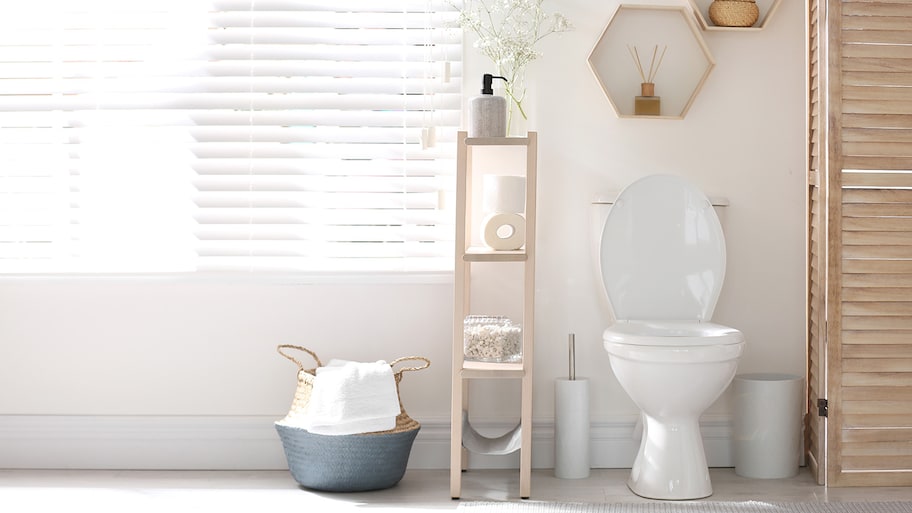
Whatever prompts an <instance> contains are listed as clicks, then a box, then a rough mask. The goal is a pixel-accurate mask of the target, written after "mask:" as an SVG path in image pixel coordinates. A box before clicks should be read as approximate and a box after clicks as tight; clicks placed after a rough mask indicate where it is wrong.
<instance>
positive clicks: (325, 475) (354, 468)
mask: <svg viewBox="0 0 912 513" xmlns="http://www.w3.org/2000/svg"><path fill="white" fill-rule="evenodd" d="M288 349H295V350H299V351H303V352H305V353H307V354H309V355H310V356H311V357H312V358H313V359H314V361H315V362H316V364H317V367H322V366H323V363H322V362H321V361H320V358H318V357H317V355H316V354H315V353H314V352H313V351H311V350H309V349H306V348H304V347H301V346H295V345H288V344H283V345H280V346H278V348H277V350H278V352H279V354H281V355H282V356H284V357H285V358H288V359H289V360H291V361H292V362H293V363H294V364H295V365H297V366H298V386H297V389H296V390H295V395H294V400H293V401H292V403H291V408H290V410H289V411H288V415H286V416H285V418H284V419H282V420H280V421H279V422H276V424H275V427H276V431H277V432H278V433H279V438H280V439H281V440H282V447H283V448H284V449H285V459H286V460H287V461H288V468H289V470H291V475H292V477H293V478H294V479H295V481H297V482H298V484H300V485H301V486H303V487H305V488H311V489H314V490H323V491H327V492H363V491H368V490H379V489H383V488H389V487H391V486H394V485H395V484H396V483H398V482H399V481H400V480H401V479H402V476H403V475H404V474H405V467H406V465H407V464H408V458H409V454H410V453H411V450H412V443H413V442H414V441H415V437H416V436H418V430H419V429H421V424H419V423H418V421H416V420H414V419H412V418H411V417H409V416H408V413H406V411H405V408H403V407H402V397H401V396H400V398H399V408H400V413H399V415H398V416H397V417H396V427H394V428H393V429H390V430H388V431H376V432H372V433H361V434H356V435H340V436H328V435H318V434H314V433H310V432H308V431H307V430H306V429H303V428H300V427H295V426H293V425H287V424H286V423H287V422H289V421H292V420H293V419H295V417H297V416H299V415H303V414H304V411H305V410H306V409H307V404H308V403H309V402H310V393H311V391H312V390H313V380H314V378H315V376H316V368H313V369H305V368H304V365H303V364H302V363H301V362H300V361H298V360H297V359H296V358H294V357H293V356H291V355H289V354H288V353H286V352H284V351H285V350H288ZM409 360H416V361H420V362H422V363H423V364H422V365H420V366H417V367H404V368H400V369H398V370H396V369H395V366H396V365H397V364H400V363H402V362H406V361H409ZM430 365H431V362H430V360H428V359H427V358H422V357H420V356H409V357H405V358H399V359H397V360H394V361H393V362H391V363H390V366H391V367H393V370H394V372H393V377H394V378H395V380H396V392H397V393H398V392H399V384H400V382H401V381H402V375H403V373H405V372H409V371H417V370H421V369H426V368H427V367H428V366H430Z"/></svg>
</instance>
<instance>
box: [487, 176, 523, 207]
mask: <svg viewBox="0 0 912 513" xmlns="http://www.w3.org/2000/svg"><path fill="white" fill-rule="evenodd" d="M483 187H484V196H483V198H482V208H483V209H484V211H485V212H486V213H493V212H509V213H513V214H522V213H523V212H525V210H526V178H525V177H523V176H508V175H484V178H483Z"/></svg>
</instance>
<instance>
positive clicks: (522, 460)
mask: <svg viewBox="0 0 912 513" xmlns="http://www.w3.org/2000/svg"><path fill="white" fill-rule="evenodd" d="M520 415H521V418H520V424H521V426H522V435H521V436H522V449H520V453H519V497H520V498H522V499H528V498H529V497H530V496H531V495H532V493H531V492H532V373H531V372H527V373H526V374H525V376H523V378H522V412H521V414H520Z"/></svg>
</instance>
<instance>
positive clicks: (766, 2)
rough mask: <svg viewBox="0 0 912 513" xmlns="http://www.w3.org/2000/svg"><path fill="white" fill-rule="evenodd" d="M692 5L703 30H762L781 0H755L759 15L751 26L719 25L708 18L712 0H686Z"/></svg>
mask: <svg viewBox="0 0 912 513" xmlns="http://www.w3.org/2000/svg"><path fill="white" fill-rule="evenodd" d="M688 2H690V5H691V7H693V11H694V15H695V16H696V17H697V22H698V23H699V24H700V27H701V28H702V29H703V30H731V31H738V30H763V28H764V27H766V25H767V24H768V23H769V21H770V18H772V17H773V14H775V13H776V9H778V8H779V5H780V4H781V3H782V0H756V2H757V7H758V8H759V9H760V17H759V19H757V22H756V23H754V25H753V26H751V27H720V26H718V25H716V24H714V23H713V22H712V20H710V19H709V6H710V4H712V3H713V0H688Z"/></svg>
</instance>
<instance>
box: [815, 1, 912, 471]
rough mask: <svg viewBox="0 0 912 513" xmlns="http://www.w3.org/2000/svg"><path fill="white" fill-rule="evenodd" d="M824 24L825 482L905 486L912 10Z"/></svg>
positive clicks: (843, 5)
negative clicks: (825, 38) (825, 40)
mask: <svg viewBox="0 0 912 513" xmlns="http://www.w3.org/2000/svg"><path fill="white" fill-rule="evenodd" d="M827 19H828V25H829V27H828V29H829V37H828V48H827V51H826V53H827V55H828V57H827V60H826V62H827V66H828V70H827V71H826V76H827V81H826V82H827V89H826V90H827V96H828V98H829V100H828V105H827V109H826V112H827V119H828V121H829V123H828V127H829V133H828V134H827V143H828V149H827V152H826V158H827V163H826V164H825V165H824V166H823V167H824V168H825V169H826V170H827V172H826V175H827V177H826V181H827V189H826V190H827V198H826V201H827V219H826V223H827V231H826V233H827V238H828V241H827V246H828V257H827V260H828V261H827V273H828V274H827V276H828V279H827V286H826V288H827V306H826V319H827V331H826V333H827V358H826V361H827V369H826V372H827V383H828V386H827V393H828V400H829V418H828V425H827V459H826V461H827V476H826V480H827V484H828V485H831V486H863V485H870V486H897V485H912V31H909V30H908V27H910V26H912V2H909V1H908V0H878V1H871V0H868V1H863V0H853V1H848V0H843V1H839V0H829V3H828V16H827Z"/></svg>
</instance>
